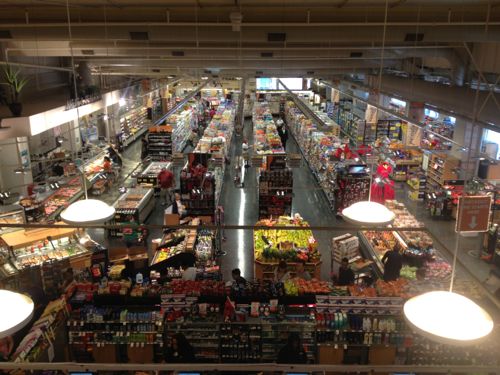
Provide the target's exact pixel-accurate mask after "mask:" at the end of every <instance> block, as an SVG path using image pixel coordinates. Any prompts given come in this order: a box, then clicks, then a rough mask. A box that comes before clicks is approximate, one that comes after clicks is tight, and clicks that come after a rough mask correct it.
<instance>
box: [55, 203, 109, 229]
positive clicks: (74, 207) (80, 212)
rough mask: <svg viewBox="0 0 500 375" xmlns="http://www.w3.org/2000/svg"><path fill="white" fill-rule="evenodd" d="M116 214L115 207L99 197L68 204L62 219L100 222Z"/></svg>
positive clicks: (65, 220)
mask: <svg viewBox="0 0 500 375" xmlns="http://www.w3.org/2000/svg"><path fill="white" fill-rule="evenodd" d="M113 216H115V208H114V207H111V206H109V205H108V204H106V203H105V202H103V201H100V200H97V199H85V200H81V201H77V202H75V203H72V204H71V205H69V206H68V208H66V209H65V210H64V211H63V212H62V213H61V219H62V220H63V221H64V222H65V223H68V224H100V223H104V222H106V221H108V220H110V219H111V218H113Z"/></svg>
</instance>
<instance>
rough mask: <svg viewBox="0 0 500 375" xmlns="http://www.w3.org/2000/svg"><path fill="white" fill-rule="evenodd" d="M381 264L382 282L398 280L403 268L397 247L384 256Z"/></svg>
mask: <svg viewBox="0 0 500 375" xmlns="http://www.w3.org/2000/svg"><path fill="white" fill-rule="evenodd" d="M382 263H383V264H384V281H394V280H397V279H399V275H400V272H401V268H403V256H402V255H401V254H400V252H399V249H398V248H397V247H394V248H393V249H392V250H389V251H387V252H386V253H385V254H384V256H383V257H382Z"/></svg>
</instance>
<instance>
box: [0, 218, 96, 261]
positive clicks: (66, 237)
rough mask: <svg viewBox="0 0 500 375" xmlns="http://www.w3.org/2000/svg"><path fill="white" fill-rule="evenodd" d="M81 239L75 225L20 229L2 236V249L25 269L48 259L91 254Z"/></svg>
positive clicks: (6, 256) (0, 237)
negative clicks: (73, 226)
mask: <svg viewBox="0 0 500 375" xmlns="http://www.w3.org/2000/svg"><path fill="white" fill-rule="evenodd" d="M57 224H58V225H62V224H64V223H57ZM78 240H79V236H78V230H77V229H75V228H67V229H66V228H51V229H34V230H18V231H16V232H11V233H5V234H3V235H2V236H0V243H1V245H2V247H1V249H0V252H1V253H2V255H3V257H4V258H8V259H9V260H10V262H11V263H12V265H13V266H14V267H15V268H16V269H17V270H23V269H27V268H31V267H37V266H41V265H43V264H44V263H47V262H52V261H60V260H63V259H67V258H70V261H71V260H72V259H73V258H75V257H78V256H80V255H81V256H85V255H90V252H89V251H88V250H87V249H86V248H85V247H83V246H82V245H80V243H79V241H78Z"/></svg>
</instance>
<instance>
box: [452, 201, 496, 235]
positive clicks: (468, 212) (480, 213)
mask: <svg viewBox="0 0 500 375" xmlns="http://www.w3.org/2000/svg"><path fill="white" fill-rule="evenodd" d="M491 202H492V201H491V197H488V196H472V197H461V198H460V199H459V201H458V214H457V223H456V226H455V232H458V233H460V232H486V231H487V230H488V225H489V221H490V212H491Z"/></svg>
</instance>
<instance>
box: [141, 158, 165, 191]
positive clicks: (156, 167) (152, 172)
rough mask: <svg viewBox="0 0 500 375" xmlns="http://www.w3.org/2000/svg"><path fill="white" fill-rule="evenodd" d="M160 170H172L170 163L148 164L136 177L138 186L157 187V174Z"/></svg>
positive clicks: (157, 162)
mask: <svg viewBox="0 0 500 375" xmlns="http://www.w3.org/2000/svg"><path fill="white" fill-rule="evenodd" d="M162 168H167V169H170V170H172V163H171V162H169V161H165V162H162V161H154V162H152V163H150V164H149V165H148V166H147V167H146V168H145V169H144V170H143V171H142V172H141V173H139V174H138V175H137V183H138V184H139V185H149V186H157V185H158V174H159V173H160V172H161V170H162Z"/></svg>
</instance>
